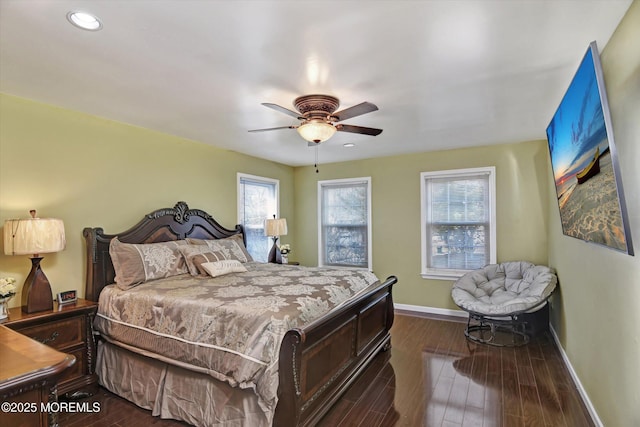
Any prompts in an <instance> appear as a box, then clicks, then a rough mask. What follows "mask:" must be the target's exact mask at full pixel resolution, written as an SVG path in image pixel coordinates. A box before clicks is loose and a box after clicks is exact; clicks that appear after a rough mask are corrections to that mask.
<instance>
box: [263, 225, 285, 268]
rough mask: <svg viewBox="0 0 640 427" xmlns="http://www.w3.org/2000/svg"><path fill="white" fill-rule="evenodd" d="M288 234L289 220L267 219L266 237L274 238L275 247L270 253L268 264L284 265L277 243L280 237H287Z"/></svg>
mask: <svg viewBox="0 0 640 427" xmlns="http://www.w3.org/2000/svg"><path fill="white" fill-rule="evenodd" d="M286 234H287V220H286V219H285V218H278V219H276V216H275V215H274V216H273V219H267V220H265V222H264V235H265V236H269V237H273V247H272V248H271V251H270V252H269V257H268V259H267V262H271V263H275V264H282V254H281V253H280V248H278V245H277V244H276V242H277V241H278V237H279V236H285V235H286Z"/></svg>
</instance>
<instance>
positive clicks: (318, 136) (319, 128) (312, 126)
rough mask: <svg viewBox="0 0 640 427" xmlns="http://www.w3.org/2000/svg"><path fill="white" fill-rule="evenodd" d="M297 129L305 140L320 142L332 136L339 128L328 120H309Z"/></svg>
mask: <svg viewBox="0 0 640 427" xmlns="http://www.w3.org/2000/svg"><path fill="white" fill-rule="evenodd" d="M297 130H298V133H299V134H300V136H301V137H302V138H304V139H305V140H307V141H309V142H315V143H316V144H319V143H321V142H324V141H326V140H327V139H329V138H331V137H332V136H333V134H335V133H336V130H337V129H336V127H335V126H333V125H332V124H330V123H327V122H322V121H309V122H306V123H303V124H302V125H300V126H298V129H297Z"/></svg>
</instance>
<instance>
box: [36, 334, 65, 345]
mask: <svg viewBox="0 0 640 427" xmlns="http://www.w3.org/2000/svg"><path fill="white" fill-rule="evenodd" d="M59 336H60V333H59V332H58V331H55V332H54V333H52V334H51V336H50V337H49V338H36V341H40V342H41V343H42V344H47V343H50V342H53V341H55V340H56V338H58V337H59Z"/></svg>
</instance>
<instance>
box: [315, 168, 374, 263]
mask: <svg viewBox="0 0 640 427" xmlns="http://www.w3.org/2000/svg"><path fill="white" fill-rule="evenodd" d="M348 183H351V184H361V183H366V184H367V267H366V268H365V267H345V268H357V269H362V270H369V271H373V251H372V247H373V244H372V242H373V238H372V236H373V232H372V228H373V222H372V221H371V218H372V214H371V177H370V176H367V177H360V178H344V179H328V180H324V181H318V266H319V267H324V266H326V264H324V263H323V262H322V258H323V257H322V251H323V247H322V186H323V185H332V184H338V185H339V184H348ZM332 267H335V266H332Z"/></svg>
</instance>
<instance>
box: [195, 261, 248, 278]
mask: <svg viewBox="0 0 640 427" xmlns="http://www.w3.org/2000/svg"><path fill="white" fill-rule="evenodd" d="M201 267H202V268H204V271H206V272H207V273H209V275H210V276H211V277H218V276H222V275H224V274H229V273H242V272H244V271H247V269H246V267H245V266H244V265H242V263H241V262H240V261H238V260H237V259H227V260H224V261H212V262H204V263H202V264H201Z"/></svg>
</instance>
